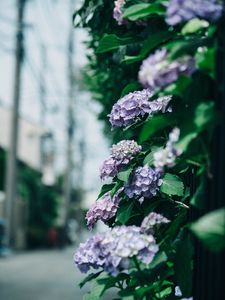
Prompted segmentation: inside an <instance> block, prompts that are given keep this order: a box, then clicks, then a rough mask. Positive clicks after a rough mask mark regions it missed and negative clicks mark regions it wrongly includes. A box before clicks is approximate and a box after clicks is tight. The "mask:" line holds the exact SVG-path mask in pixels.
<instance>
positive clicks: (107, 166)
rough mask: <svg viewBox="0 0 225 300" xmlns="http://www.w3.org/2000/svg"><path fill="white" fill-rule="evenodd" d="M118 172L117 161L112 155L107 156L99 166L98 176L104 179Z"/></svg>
mask: <svg viewBox="0 0 225 300" xmlns="http://www.w3.org/2000/svg"><path fill="white" fill-rule="evenodd" d="M118 172H119V169H118V162H117V161H116V160H115V159H114V158H113V157H109V158H108V159H106V160H104V162H103V164H102V166H101V168H100V178H101V179H102V180H104V179H106V178H109V177H115V176H116V175H117V174H118Z"/></svg>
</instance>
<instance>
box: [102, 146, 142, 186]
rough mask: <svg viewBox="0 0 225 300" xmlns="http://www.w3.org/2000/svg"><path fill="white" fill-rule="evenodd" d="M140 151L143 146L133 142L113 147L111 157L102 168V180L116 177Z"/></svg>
mask: <svg viewBox="0 0 225 300" xmlns="http://www.w3.org/2000/svg"><path fill="white" fill-rule="evenodd" d="M140 151H141V146H139V145H138V144H137V143H136V142H135V141H133V140H123V141H121V142H119V143H118V144H116V145H113V146H112V148H111V154H110V157H109V158H108V159H106V160H105V161H104V162H103V164H102V166H101V168H100V177H101V179H103V180H104V179H106V178H109V177H115V176H116V175H117V174H118V172H119V171H120V170H121V169H122V168H123V167H124V166H126V165H127V164H128V163H129V162H130V161H131V160H132V159H133V158H134V157H135V156H136V155H137V154H138V153H139V152H140Z"/></svg>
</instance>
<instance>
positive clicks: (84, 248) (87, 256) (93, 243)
mask: <svg viewBox="0 0 225 300" xmlns="http://www.w3.org/2000/svg"><path fill="white" fill-rule="evenodd" d="M103 238H104V235H103V234H96V235H94V236H92V237H91V238H89V239H88V240H87V241H86V242H85V243H81V244H80V247H79V249H78V251H77V252H76V253H75V254H74V262H75V264H76V265H77V266H78V268H79V270H80V271H81V272H82V273H86V272H88V271H89V269H90V268H91V267H92V268H94V269H97V268H99V267H102V266H104V263H105V255H104V252H103V248H102V245H101V242H102V240H103Z"/></svg>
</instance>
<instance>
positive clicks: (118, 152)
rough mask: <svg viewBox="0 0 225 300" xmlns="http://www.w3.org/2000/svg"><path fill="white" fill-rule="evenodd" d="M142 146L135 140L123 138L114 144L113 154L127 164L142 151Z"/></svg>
mask: <svg viewBox="0 0 225 300" xmlns="http://www.w3.org/2000/svg"><path fill="white" fill-rule="evenodd" d="M141 149H142V148H141V146H139V145H138V144H137V142H135V141H133V140H123V141H120V142H119V143H117V144H116V145H113V146H112V148H111V156H112V157H113V158H114V159H116V160H118V161H121V160H122V161H123V163H125V164H127V163H128V162H129V161H130V159H132V158H133V157H134V156H135V155H136V154H138V153H139V152H140V151H141Z"/></svg>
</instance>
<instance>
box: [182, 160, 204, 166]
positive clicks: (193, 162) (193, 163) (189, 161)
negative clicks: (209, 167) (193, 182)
mask: <svg viewBox="0 0 225 300" xmlns="http://www.w3.org/2000/svg"><path fill="white" fill-rule="evenodd" d="M186 162H187V163H189V164H192V165H194V166H197V167H201V166H202V165H201V164H200V163H198V162H197V161H194V160H191V159H187V160H186Z"/></svg>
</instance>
